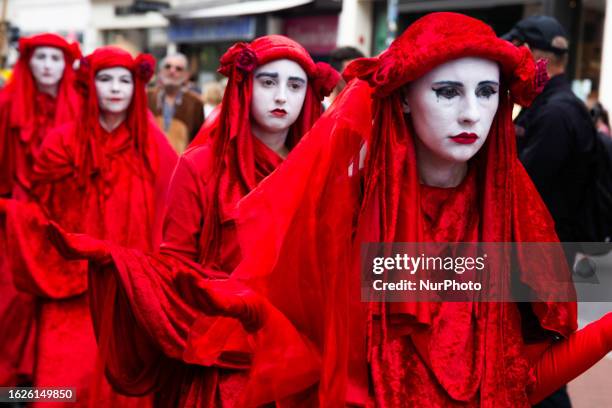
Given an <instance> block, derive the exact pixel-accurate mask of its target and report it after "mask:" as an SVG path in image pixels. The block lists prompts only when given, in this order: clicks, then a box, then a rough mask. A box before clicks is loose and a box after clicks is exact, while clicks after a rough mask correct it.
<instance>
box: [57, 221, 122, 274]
mask: <svg viewBox="0 0 612 408" xmlns="http://www.w3.org/2000/svg"><path fill="white" fill-rule="evenodd" d="M47 234H48V235H49V240H50V241H51V243H52V244H53V245H54V246H55V248H56V249H57V250H58V252H59V253H60V254H61V255H62V256H63V257H64V258H66V259H68V260H90V261H93V262H96V263H100V264H103V263H106V262H109V261H110V260H111V256H110V249H109V247H108V245H107V244H106V243H105V242H104V241H101V240H99V239H96V238H93V237H90V236H89V235H86V234H73V233H70V232H67V231H65V230H64V229H63V228H62V227H60V226H59V224H57V223H56V222H53V221H50V222H49V225H48V227H47Z"/></svg>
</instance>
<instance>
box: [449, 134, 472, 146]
mask: <svg viewBox="0 0 612 408" xmlns="http://www.w3.org/2000/svg"><path fill="white" fill-rule="evenodd" d="M451 139H452V140H453V142H455V143H459V144H472V143H474V142H475V141H476V140H477V139H478V135H476V133H467V132H463V133H460V134H458V135H455V136H451Z"/></svg>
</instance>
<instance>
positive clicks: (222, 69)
mask: <svg viewBox="0 0 612 408" xmlns="http://www.w3.org/2000/svg"><path fill="white" fill-rule="evenodd" d="M278 59H289V60H292V61H295V62H297V63H298V64H299V65H300V66H301V67H302V69H303V70H304V71H305V72H306V74H307V76H308V85H307V90H306V97H305V99H304V105H303V106H302V111H301V113H300V115H299V117H298V119H297V120H296V122H295V123H294V124H293V125H292V126H291V128H290V129H289V134H288V136H287V141H286V145H287V147H288V148H289V149H292V148H293V147H294V146H295V145H296V144H297V143H298V141H299V140H300V139H301V138H302V136H304V134H305V133H306V132H307V131H308V130H309V129H310V128H311V127H312V125H313V124H314V123H315V121H316V120H317V119H318V118H319V116H320V115H321V111H322V105H321V101H322V100H323V97H325V96H326V95H329V93H331V91H332V90H333V88H334V86H335V85H336V83H337V82H338V80H339V79H340V74H338V72H336V71H335V70H334V69H333V68H332V67H331V66H329V65H328V64H325V63H321V62H319V63H315V62H314V61H313V60H312V58H311V57H310V55H309V54H308V52H307V51H306V49H304V47H302V46H301V45H300V44H298V43H297V42H295V41H293V40H291V39H289V38H287V37H284V36H281V35H269V36H264V37H260V38H257V39H255V40H253V41H252V42H251V43H249V44H247V43H237V44H234V45H233V46H232V47H230V48H229V49H228V50H227V51H226V52H225V54H224V55H223V56H222V57H221V60H220V66H219V69H218V71H219V73H221V74H223V75H225V76H226V77H228V78H229V80H228V83H227V86H226V88H225V94H224V95H223V101H222V102H221V109H220V112H219V114H218V116H216V117H215V118H214V119H213V120H212V121H207V122H206V124H205V125H204V126H203V127H202V129H201V130H200V132H199V134H198V136H197V137H196V139H195V140H194V142H193V143H192V146H197V145H201V144H204V143H209V144H210V146H211V149H212V151H213V152H212V156H211V157H212V158H213V160H215V161H216V163H214V164H213V175H212V177H211V178H212V179H213V180H214V182H215V183H217V187H216V188H215V191H216V193H215V194H214V197H215V199H214V200H215V204H213V205H211V206H209V207H208V212H209V213H208V214H207V216H205V219H207V220H214V219H217V218H218V217H220V216H222V217H223V216H224V215H227V214H228V212H230V211H233V207H234V206H235V203H236V202H237V201H238V200H239V199H240V198H241V197H242V196H244V195H245V194H247V193H248V192H249V191H251V190H252V189H253V188H254V187H255V186H256V185H257V184H258V183H259V181H261V179H262V178H264V177H265V176H267V175H268V174H269V173H270V171H272V170H273V169H274V168H275V167H276V165H278V162H279V161H280V159H279V160H278V161H277V163H275V164H272V165H270V163H264V161H262V160H259V161H258V160H257V157H258V156H263V155H260V154H259V153H258V152H261V149H262V143H261V142H259V141H257V140H255V138H254V137H253V135H252V133H251V112H250V110H251V97H252V88H253V78H252V77H253V75H252V72H253V71H254V70H255V69H256V68H257V67H258V66H261V65H263V64H267V63H268V62H271V61H274V60H278ZM264 150H265V149H264ZM236 181H238V182H239V183H238V185H235V182H236ZM218 224H219V223H218V222H215V221H213V222H207V223H206V225H205V228H209V229H210V230H209V231H204V232H203V233H202V240H201V243H202V245H203V248H208V247H209V245H215V244H218V240H216V239H214V236H215V233H216V232H215V231H216V228H217V226H218ZM211 249H212V248H208V250H211ZM208 250H206V249H204V250H203V254H201V256H203V257H205V256H207V255H206V254H207V253H208Z"/></svg>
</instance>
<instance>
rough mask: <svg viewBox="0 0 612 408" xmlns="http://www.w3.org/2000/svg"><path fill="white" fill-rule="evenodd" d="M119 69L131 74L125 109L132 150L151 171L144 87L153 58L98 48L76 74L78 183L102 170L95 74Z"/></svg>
mask: <svg viewBox="0 0 612 408" xmlns="http://www.w3.org/2000/svg"><path fill="white" fill-rule="evenodd" d="M115 67H122V68H126V69H127V70H129V71H130V72H131V73H132V77H133V81H134V94H133V96H132V102H131V103H130V106H129V108H128V115H127V118H126V124H127V127H128V130H129V131H130V134H131V137H132V144H133V148H134V149H136V151H137V152H138V154H139V155H140V156H141V157H142V158H143V159H144V160H145V162H146V163H147V164H148V166H149V169H150V170H153V171H155V170H156V166H157V163H156V162H154V161H156V157H157V154H155V153H154V154H151V155H150V154H147V153H148V151H149V150H150V151H152V152H155V149H156V146H151V145H150V144H151V143H153V142H152V138H151V137H149V121H150V118H149V112H148V110H147V95H146V88H145V86H146V84H147V83H148V82H149V81H150V80H151V77H152V76H153V73H154V70H155V59H154V58H153V57H152V56H151V55H149V54H140V55H138V56H137V57H136V58H133V57H132V56H131V55H130V54H129V53H128V52H127V51H124V50H122V49H120V48H117V47H112V46H108V47H101V48H98V49H96V50H95V51H94V52H93V53H92V54H90V55H88V56H87V57H85V58H83V59H81V61H80V65H79V69H78V71H77V82H76V84H77V88H78V90H79V91H80V93H81V95H82V97H83V108H82V109H83V115H82V121H81V122H80V124H79V127H78V132H79V136H78V140H79V149H78V151H77V152H76V158H75V162H76V166H77V172H78V173H79V180H81V182H83V181H84V180H85V179H86V178H87V177H89V176H90V175H91V173H92V172H95V171H99V170H100V169H101V168H102V167H103V161H104V157H103V154H102V153H101V151H100V133H101V132H102V128H101V126H100V122H99V116H100V107H99V105H98V97H97V93H96V86H95V76H96V73H97V72H98V71H100V70H102V69H106V68H115Z"/></svg>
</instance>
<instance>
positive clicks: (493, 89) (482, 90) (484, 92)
mask: <svg viewBox="0 0 612 408" xmlns="http://www.w3.org/2000/svg"><path fill="white" fill-rule="evenodd" d="M497 92H499V84H498V83H497V82H493V81H485V82H481V83H479V84H478V88H476V96H478V97H482V98H487V99H489V98H490V97H491V96H493V95H495V94H496V93H497Z"/></svg>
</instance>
